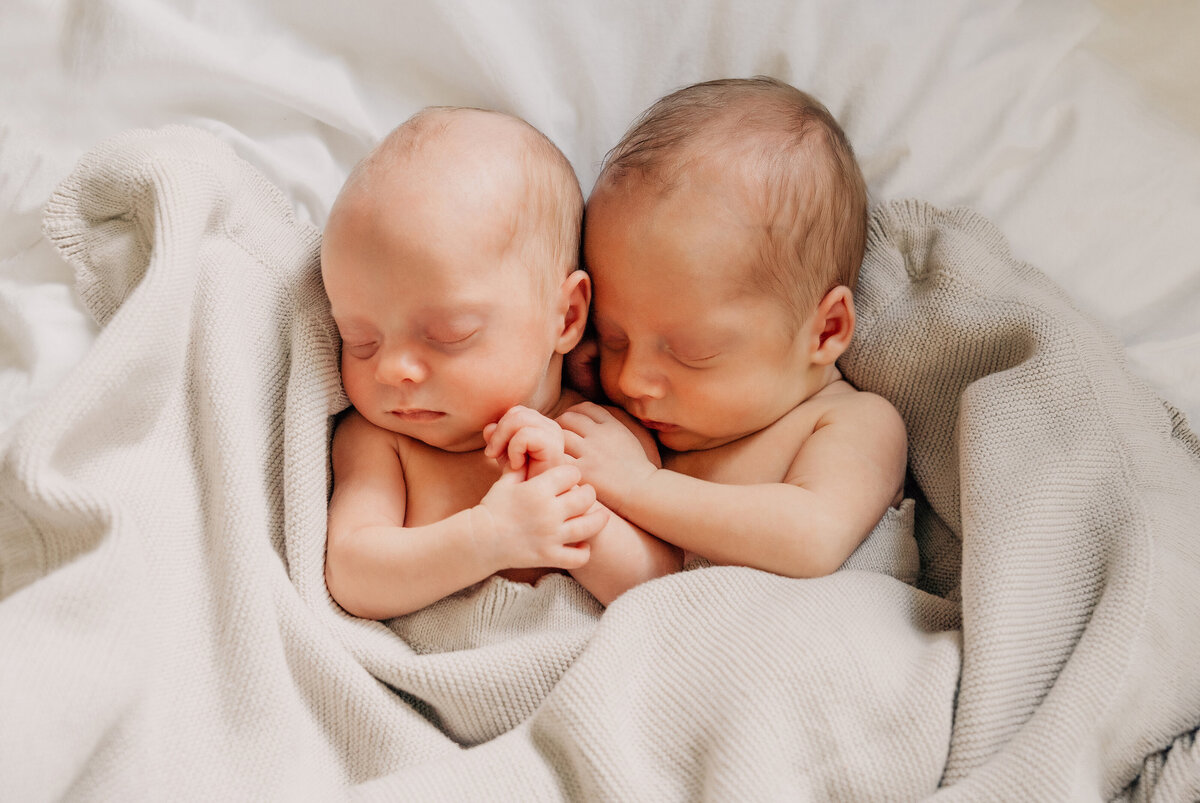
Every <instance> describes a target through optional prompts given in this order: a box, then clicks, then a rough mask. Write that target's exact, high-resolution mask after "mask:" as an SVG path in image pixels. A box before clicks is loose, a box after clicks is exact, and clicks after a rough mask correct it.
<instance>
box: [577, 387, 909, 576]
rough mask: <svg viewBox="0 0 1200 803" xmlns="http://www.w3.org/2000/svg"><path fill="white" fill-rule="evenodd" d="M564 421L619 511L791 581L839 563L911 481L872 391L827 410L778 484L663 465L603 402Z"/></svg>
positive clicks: (891, 420) (902, 444) (896, 427)
mask: <svg viewBox="0 0 1200 803" xmlns="http://www.w3.org/2000/svg"><path fill="white" fill-rule="evenodd" d="M560 420H561V422H562V425H563V427H564V429H565V430H567V432H568V433H569V434H568V435H567V441H566V445H567V453H568V454H570V455H572V456H575V457H576V458H577V460H576V465H578V466H579V467H580V469H581V470H582V472H583V477H584V481H585V482H588V483H589V484H591V485H592V486H593V487H595V489H596V492H597V495H598V497H599V499H600V501H602V502H604V503H605V504H607V505H608V507H609V509H610V510H612V511H613V512H614V513H616V514H617V515H619V516H622V517H625V518H628V519H629V520H630V521H633V522H635V523H637V524H638V525H640V526H642V527H644V528H646V529H647V530H650V531H651V532H653V533H655V534H657V535H658V536H659V537H660V538H662V539H663V540H666V541H670V542H671V543H673V544H675V545H677V546H679V547H682V548H683V549H686V550H689V551H691V552H695V553H697V554H700V555H703V556H705V557H706V558H708V559H709V560H712V561H713V562H714V563H723V564H734V565H742V566H752V567H755V568H759V569H764V570H766V571H770V572H774V573H776V574H781V575H786V576H790V577H818V576H822V575H826V574H830V573H832V572H834V571H836V570H837V569H838V568H840V567H841V565H842V563H844V562H845V560H846V558H848V557H849V556H850V555H851V553H853V552H854V550H855V549H856V548H857V547H858V545H859V544H860V543H862V541H863V540H864V539H865V538H866V536H867V535H868V534H869V533H870V531H871V529H872V528H873V527H874V526H875V524H876V523H877V522H878V521H879V519H880V518H881V517H882V516H883V514H884V512H885V511H886V510H887V507H888V505H889V504H891V503H892V502H893V501H894V500H895V498H896V495H897V493H898V491H899V489H900V488H901V486H902V485H903V481H904V470H905V464H906V454H907V441H906V437H905V431H904V423H903V421H902V420H901V419H900V416H899V414H898V413H897V412H896V410H895V409H894V408H893V407H892V406H891V405H890V404H889V403H888V402H887V401H885V400H884V399H882V398H880V397H878V396H874V395H872V394H867V393H861V394H856V397H855V398H854V399H852V400H848V401H847V403H845V404H843V405H842V406H840V407H838V408H835V409H833V410H830V411H828V412H827V413H826V414H825V415H824V416H823V418H822V420H821V421H819V422H818V423H817V425H816V427H815V429H814V431H813V433H812V434H811V435H809V437H808V438H807V439H806V440H805V441H804V443H803V445H802V446H801V447H800V450H799V452H798V453H797V454H796V456H795V458H794V459H793V461H792V463H791V466H790V467H789V469H788V471H787V474H786V476H785V477H784V480H783V481H782V482H777V483H756V484H749V485H730V484H722V483H714V482H708V481H705V480H701V479H697V478H695V477H690V476H688V475H685V474H681V473H678V472H675V471H670V470H667V469H663V468H657V467H655V466H654V465H653V464H652V463H650V462H649V461H647V460H645V459H644V458H643V457H642V455H641V454H640V450H639V449H638V448H637V444H636V442H634V441H632V440H631V439H630V438H629V437H627V432H626V431H625V428H624V427H622V426H620V425H619V424H618V423H617V422H616V421H615V420H614V419H613V418H612V416H611V415H610V414H608V413H607V412H606V411H605V410H603V408H600V407H597V406H596V405H592V404H581V405H577V406H575V407H573V408H571V410H570V411H568V412H567V413H565V414H564V415H563V416H562V417H561V419H560Z"/></svg>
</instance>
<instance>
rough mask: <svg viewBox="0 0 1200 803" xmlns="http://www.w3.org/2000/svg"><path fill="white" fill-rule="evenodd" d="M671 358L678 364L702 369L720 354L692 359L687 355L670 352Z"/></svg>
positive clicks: (715, 353)
mask: <svg viewBox="0 0 1200 803" xmlns="http://www.w3.org/2000/svg"><path fill="white" fill-rule="evenodd" d="M671 356H673V357H674V358H675V359H676V360H677V361H678V362H680V363H682V364H683V365H686V366H688V367H690V368H704V367H706V366H707V365H708V364H709V363H711V362H712V361H713V360H715V359H716V358H717V357H720V356H721V353H720V352H714V353H713V354H708V355H705V356H702V357H692V356H689V355H684V354H676V353H674V352H672V354H671Z"/></svg>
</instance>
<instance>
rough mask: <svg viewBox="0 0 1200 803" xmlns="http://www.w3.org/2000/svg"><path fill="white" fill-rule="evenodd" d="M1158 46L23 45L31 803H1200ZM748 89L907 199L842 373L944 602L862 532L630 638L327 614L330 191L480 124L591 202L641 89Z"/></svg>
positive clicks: (1067, 20)
mask: <svg viewBox="0 0 1200 803" xmlns="http://www.w3.org/2000/svg"><path fill="white" fill-rule="evenodd" d="M1138 8H1139V7H1137V6H1135V5H1133V4H1123V3H1119V2H1106V3H1103V4H1099V5H1090V4H1086V3H1060V4H1053V5H1048V4H1034V3H1029V4H1020V3H1017V4H1004V5H996V4H980V3H971V2H957V3H942V2H937V3H934V2H929V3H914V4H904V6H903V7H899V6H896V5H894V4H888V3H878V2H850V3H829V2H800V3H795V2H782V0H781V1H780V2H762V3H758V4H755V5H754V6H753V7H737V8H733V7H728V6H726V5H725V4H718V3H715V2H711V3H710V2H701V3H694V4H688V5H687V6H680V7H678V8H657V7H656V8H642V7H640V5H638V4H632V3H630V4H624V3H615V4H605V6H604V9H603V13H601V12H600V10H599V7H591V6H586V5H584V4H559V5H556V6H554V7H543V6H542V5H541V4H538V3H532V2H530V3H513V4H506V5H504V6H503V7H493V6H489V5H484V4H470V3H449V4H438V5H437V6H428V5H425V4H420V5H418V4H396V3H382V2H380V3H361V4H355V5H354V6H352V7H348V8H346V9H339V10H338V11H336V12H332V11H330V10H329V9H327V8H326V6H325V5H324V4H315V3H291V4H269V3H262V2H255V3H228V4H226V3H217V4H201V5H192V4H183V3H178V4H177V3H169V2H150V1H149V0H99V1H98V2H93V3H81V4H66V3H61V4H59V3H53V2H17V3H13V4H9V5H7V6H6V7H5V9H4V11H3V12H0V15H2V21H3V23H4V24H3V25H0V30H2V33H0V40H2V43H3V44H4V45H5V47H4V48H3V49H0V52H2V55H0V59H3V61H4V64H5V67H4V71H3V77H2V78H0V80H2V81H3V83H2V84H0V87H3V90H4V94H3V96H0V103H2V104H3V107H2V109H0V111H3V117H2V118H0V179H2V181H0V201H2V203H0V247H2V250H0V643H3V644H4V650H3V652H2V654H0V788H3V789H4V790H6V794H5V796H6V797H7V796H12V797H13V798H14V799H55V798H58V797H60V796H68V797H82V798H100V799H110V798H121V799H125V798H131V799H161V798H164V797H171V798H179V797H183V798H193V797H195V798H201V797H203V798H206V799H208V798H212V797H233V798H246V797H249V798H256V797H267V798H301V799H331V798H333V799H336V798H339V797H351V796H353V797H368V798H370V797H381V798H388V799H391V798H394V797H401V798H409V797H411V798H413V799H479V798H485V799H492V798H495V799H521V800H526V799H562V798H584V799H630V800H642V799H690V798H695V797H700V796H709V797H713V798H716V799H779V798H785V799H796V798H800V799H805V798H808V799H846V800H863V799H919V798H923V797H926V796H931V795H936V796H941V797H947V798H961V799H968V800H977V799H1028V800H1057V799H1084V800H1095V799H1114V798H1117V799H1129V800H1193V799H1197V798H1200V780H1198V779H1200V749H1197V747H1196V745H1195V731H1196V728H1197V726H1198V725H1200V677H1198V673H1197V671H1196V669H1195V665H1196V664H1197V659H1198V658H1200V633H1198V624H1197V623H1198V622H1200V616H1198V615H1197V614H1198V613H1200V612H1198V611H1197V607H1198V605H1200V603H1198V602H1197V599H1196V595H1195V591H1194V589H1195V588H1196V587H1197V582H1198V581H1200V554H1198V551H1197V548H1196V527H1195V522H1196V521H1197V520H1198V517H1197V514H1198V513H1200V510H1197V509H1196V508H1197V506H1198V504H1200V502H1198V501H1197V500H1200V493H1198V491H1200V469H1198V465H1200V457H1198V455H1197V452H1198V451H1200V449H1198V447H1197V441H1196V436H1195V434H1194V432H1193V431H1192V429H1191V428H1190V426H1189V424H1188V419H1191V420H1192V421H1195V420H1196V419H1197V416H1198V415H1200V380H1198V379H1197V376H1198V372H1197V366H1198V365H1200V348H1198V344H1200V329H1198V328H1197V323H1196V321H1197V316H1196V313H1195V310H1196V309H1197V308H1198V306H1200V303H1198V302H1200V278H1198V277H1200V270H1198V269H1197V262H1196V258H1195V256H1194V249H1193V247H1192V245H1191V242H1192V234H1193V233H1194V232H1195V231H1197V230H1200V195H1198V194H1197V192H1196V188H1197V187H1200V122H1198V121H1197V119H1196V118H1195V116H1194V109H1195V108H1196V106H1195V103H1194V100H1195V97H1196V93H1195V91H1194V89H1195V84H1194V79H1189V77H1188V76H1194V75H1197V74H1200V69H1193V67H1195V66H1196V65H1195V64H1194V55H1189V54H1190V52H1191V51H1190V49H1187V48H1184V47H1182V46H1181V42H1182V41H1184V39H1185V37H1183V36H1182V32H1184V31H1186V30H1188V26H1189V25H1191V24H1194V23H1195V21H1196V17H1195V12H1194V9H1193V7H1192V6H1191V5H1189V4H1186V3H1177V4H1172V3H1163V4H1155V5H1154V10H1153V12H1148V11H1142V10H1138ZM1189 59H1192V60H1193V61H1190V62H1189V61H1188V60H1189ZM1155 67H1157V68H1159V69H1157V70H1156V69H1155ZM759 72H768V73H773V74H776V75H779V76H780V77H782V78H784V79H786V80H789V81H791V82H793V83H796V84H797V85H800V86H803V87H805V88H807V89H810V90H812V91H814V92H815V93H816V94H817V95H818V96H820V97H822V98H823V99H825V100H826V101H827V102H828V103H829V105H830V107H831V108H832V109H833V111H834V113H835V114H837V115H838V116H839V117H840V118H841V119H842V120H843V122H844V123H845V125H846V128H847V130H848V132H849V134H850V137H851V139H852V141H853V142H854V144H855V146H856V148H857V150H858V152H859V155H860V158H861V159H862V161H863V164H864V169H865V171H866V173H867V178H868V181H869V183H870V185H871V190H872V193H873V195H874V196H875V199H876V201H877V202H878V203H877V208H876V210H875V212H874V215H873V224H872V233H871V245H870V252H869V256H868V261H867V264H866V266H865V267H864V282H863V286H862V287H861V289H860V293H859V296H858V305H859V315H860V330H859V336H858V338H857V343H856V345H855V347H854V349H853V350H852V351H851V352H850V353H849V354H847V355H846V357H845V358H844V360H843V368H844V370H845V372H846V373H847V375H848V376H849V378H851V379H852V380H853V381H854V382H855V383H856V384H858V385H859V386H861V387H864V388H866V389H869V390H875V391H876V392H880V393H883V394H884V395H886V396H887V397H888V398H890V399H892V401H893V402H894V403H895V404H896V405H897V407H898V408H899V409H900V410H901V412H902V414H903V415H904V417H905V420H906V423H907V425H908V427H909V432H910V437H911V460H910V468H911V476H912V483H911V493H912V495H913V497H914V499H915V502H914V503H910V506H909V507H908V508H907V513H906V514H905V515H911V516H912V518H911V520H907V519H906V521H907V522H910V523H911V525H912V526H913V528H914V532H915V538H916V545H917V547H918V548H919V551H920V573H919V575H918V576H917V577H916V579H915V580H913V578H912V576H911V573H909V574H904V573H903V572H901V571H900V570H899V563H898V561H901V562H902V560H903V558H904V557H905V555H906V554H907V553H906V552H905V550H906V549H909V547H908V546H905V544H908V543H910V542H906V541H905V540H904V538H901V537H899V536H897V537H895V538H894V539H893V540H891V541H887V540H886V539H885V540H879V541H876V540H874V537H873V539H872V541H871V542H868V543H869V544H871V543H874V544H876V545H882V547H881V548H880V549H879V550H877V551H874V552H871V553H864V554H863V555H860V556H856V557H857V558H860V559H861V561H860V562H859V563H858V564H856V566H853V567H847V568H846V569H844V570H843V571H842V572H839V573H837V574H835V575H833V576H831V577H829V578H824V579H822V580H818V581H790V580H784V579H782V578H777V577H773V576H770V575H766V574H763V573H760V572H753V571H750V570H739V569H730V568H718V569H714V568H698V569H696V570H693V571H688V572H685V573H682V574H680V575H676V576H673V577H670V578H665V579H664V580H661V581H656V582H654V583H650V584H647V585H645V586H643V587H641V588H638V589H636V590H635V591H634V592H632V593H630V594H628V595H626V596H625V597H623V598H622V599H620V600H619V601H618V602H617V603H616V604H614V605H613V606H612V607H611V608H610V609H609V610H608V611H606V612H604V613H603V615H602V616H601V615H600V613H601V612H600V611H599V609H598V608H597V607H596V606H595V604H594V601H592V600H590V598H588V597H587V596H586V595H584V594H581V593H580V592H579V590H578V588H577V587H576V586H574V585H573V584H571V583H570V582H567V581H566V580H565V579H562V578H551V580H550V581H549V582H545V583H542V584H540V585H539V586H537V587H536V588H530V587H526V586H517V585H515V584H506V583H503V582H500V581H492V582H490V583H489V584H485V585H484V586H483V587H480V588H476V589H471V590H469V591H468V592H466V593H464V594H463V595H460V596H459V597H456V598H454V599H451V600H448V601H446V603H445V604H443V605H441V606H440V607H436V608H434V609H431V610H430V611H427V612H425V613H424V615H423V616H422V617H418V618H415V619H413V620H405V621H397V622H392V623H388V624H379V623H368V622H363V621H360V620H355V619H353V618H351V617H347V616H346V615H345V614H343V613H341V612H340V611H339V610H338V609H337V608H336V606H334V605H333V604H332V602H331V601H330V600H329V598H328V595H327V593H326V591H325V588H324V583H323V580H322V577H321V567H322V560H323V544H324V542H323V538H324V503H325V498H326V496H325V495H326V492H327V487H328V485H327V484H328V470H327V446H328V435H329V425H330V415H331V414H332V413H334V412H336V411H337V410H338V409H340V408H341V406H343V405H344V403H345V400H344V397H343V396H342V394H341V393H340V389H339V386H338V382H337V374H336V349H337V343H336V338H335V333H334V330H333V329H332V327H331V325H330V322H329V321H328V318H327V313H326V310H325V307H324V303H325V302H324V298H323V294H322V293H321V289H320V283H319V277H318V275H317V273H316V264H315V253H316V252H315V249H316V244H317V241H318V240H317V238H318V231H319V226H320V224H321V223H322V222H323V219H324V216H325V213H326V211H327V210H328V205H329V203H330V202H331V201H332V198H333V195H334V194H335V193H336V190H337V187H338V185H339V184H340V182H341V180H342V178H343V177H344V175H345V172H346V171H347V170H348V168H349V166H350V165H351V164H353V162H354V160H355V159H356V158H358V156H360V155H361V154H362V153H363V152H365V150H366V149H367V148H368V147H369V145H370V144H371V143H372V142H374V141H375V139H377V138H378V137H379V136H381V135H382V134H383V133H384V132H386V130H387V129H388V128H390V127H391V126H392V125H394V124H395V123H396V122H398V121H399V120H401V119H403V118H404V117H405V116H407V115H408V114H409V113H411V112H412V111H414V110H415V109H417V108H419V107H420V106H422V105H425V104H428V103H468V104H476V105H483V106H490V107H495V108H502V109H505V110H507V111H511V112H514V113H517V114H520V115H522V116H524V117H526V118H528V119H530V120H531V121H532V122H533V123H534V124H535V125H538V126H539V127H540V128H542V129H543V130H545V131H546V133H547V134H549V135H550V136H551V138H552V139H554V140H555V141H556V142H558V143H559V144H560V145H561V146H562V147H563V148H564V150H565V151H566V153H567V154H568V156H569V157H570V158H571V159H572V161H573V162H574V164H575V166H576V169H577V172H578V173H579V175H580V178H581V180H582V181H583V183H584V186H585V190H586V188H587V186H588V185H589V184H590V182H591V179H592V177H593V176H594V175H595V172H596V169H597V167H598V160H599V158H600V157H601V155H602V154H603V152H604V149H605V148H606V147H607V146H608V145H611V144H612V143H613V142H615V141H616V138H617V136H618V135H619V133H620V131H621V130H622V129H623V127H624V126H625V125H626V124H627V122H628V121H629V120H630V119H631V118H632V116H633V115H634V114H635V113H636V112H637V111H638V110H640V109H641V108H642V107H644V106H645V105H646V104H647V103H648V102H649V101H651V100H653V99H654V98H655V97H656V96H658V95H660V94H662V93H663V92H666V91H668V90H670V89H672V88H675V87H677V86H679V85H681V84H684V83H688V82H691V81H695V80H701V79H704V78H711V77H716V76H718V75H750V74H754V73H759ZM1189 81H1193V82H1192V83H1189ZM166 123H186V124H188V126H189V127H187V128H179V127H176V128H162V125H163V124H166ZM125 129H141V130H139V131H137V132H136V133H129V134H123V135H119V136H118V137H117V138H116V139H108V136H109V135H113V134H117V133H118V132H121V131H124V130H125ZM102 141H103V142H104V144H100V145H98V144H97V143H100V142H102ZM85 154H86V158H84V160H83V161H82V162H81V163H80V164H79V166H78V167H77V168H75V167H74V166H75V163H76V160H77V159H79V158H80V157H83V156H84V155H85ZM72 171H73V172H72ZM56 188H58V189H57V192H56ZM52 196H53V197H52ZM904 197H913V198H919V199H920V200H911V201H900V200H894V199H898V198H904ZM963 207H970V208H971V209H972V210H974V211H967V210H966V209H965V208H963ZM43 227H44V234H43ZM1031 266H1035V267H1031ZM1043 271H1044V273H1043ZM1047 275H1048V276H1049V278H1047ZM1056 283H1057V284H1059V285H1062V286H1063V287H1064V288H1065V291H1066V292H1065V293H1064V291H1063V290H1060V289H1059V288H1058V287H1056V286H1055V284H1056ZM900 518H904V517H903V516H902V517H900ZM893 524H895V522H893ZM906 532H907V531H905V533H906ZM877 534H879V533H877ZM901 534H904V533H901ZM884 535H886V533H884ZM893 535H894V534H893ZM895 574H903V575H904V576H903V577H902V579H906V580H912V582H911V583H906V582H903V581H902V579H897V577H895V576H892V575H895ZM465 748H469V749H465ZM939 789H940V791H939Z"/></svg>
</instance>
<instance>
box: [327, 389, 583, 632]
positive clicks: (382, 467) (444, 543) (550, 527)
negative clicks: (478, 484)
mask: <svg viewBox="0 0 1200 803" xmlns="http://www.w3.org/2000/svg"><path fill="white" fill-rule="evenodd" d="M396 438H397V436H396V435H394V434H393V433H391V432H388V431H386V430H383V429H380V428H379V427H376V426H375V425H373V424H371V423H370V422H368V421H366V420H365V419H364V418H363V417H362V416H360V415H359V414H358V413H357V412H354V411H351V412H350V413H349V414H348V415H347V416H346V417H345V418H343V419H342V420H341V421H340V422H339V423H338V426H337V429H336V430H335V431H334V436H333V479H334V484H333V495H332V497H331V499H330V502H329V529H328V541H327V546H326V554H325V582H326V585H327V586H328V588H329V593H330V595H331V596H332V597H333V598H334V600H336V601H337V603H338V604H339V605H341V606H342V607H343V608H344V609H345V610H346V611H347V612H349V613H352V614H354V615H355V616H361V617H363V618H366V619H388V618H391V617H393V616H400V615H402V614H405V613H410V612H412V611H415V610H418V609H420V608H423V607H425V606H426V605H429V604H431V603H433V602H436V601H437V600H439V599H441V598H442V597H445V596H446V595H448V594H451V593H453V592H455V591H458V590H460V589H463V588H466V587H467V586H469V585H471V584H473V583H476V582H479V581H480V580H483V579H485V578H487V577H489V576H491V575H492V574H494V573H495V572H497V571H499V570H501V569H507V568H524V567H543V566H551V567H558V568H564V569H568V570H569V569H573V568H577V567H579V566H582V565H583V564H585V563H587V560H588V552H589V548H588V545H587V544H586V543H585V544H583V545H575V544H577V543H578V542H581V541H586V540H587V539H588V538H590V537H591V536H592V535H594V534H595V533H596V532H598V531H599V530H600V528H601V527H602V526H603V519H604V517H605V516H606V515H607V514H606V513H604V512H602V511H601V512H592V506H593V504H594V503H595V492H594V491H593V490H592V489H591V488H590V487H588V486H580V485H578V484H577V483H578V480H579V471H578V469H576V468H575V467H573V466H569V465H562V466H558V467H556V468H554V469H552V470H550V471H546V472H545V473H544V474H542V475H541V476H539V477H537V478H536V479H534V480H531V481H529V482H524V481H523V479H524V472H518V471H514V470H508V471H505V472H503V473H502V474H501V477H500V479H498V480H496V482H495V484H493V485H492V487H491V489H490V490H489V491H488V493H487V494H486V495H485V496H484V498H483V500H482V501H481V502H480V503H479V504H478V505H475V506H474V507H472V508H469V509H467V510H462V511H459V512H458V513H455V514H454V515H452V516H449V517H448V518H445V519H442V520H441V521H438V522H434V523H432V524H428V525H424V526H420V527H405V526H404V513H405V506H406V491H405V480H404V469H403V465H402V464H401V462H400V457H399V453H398V451H397V446H396Z"/></svg>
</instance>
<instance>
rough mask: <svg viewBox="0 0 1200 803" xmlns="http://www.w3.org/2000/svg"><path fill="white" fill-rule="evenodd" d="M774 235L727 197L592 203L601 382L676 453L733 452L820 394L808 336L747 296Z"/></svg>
mask: <svg viewBox="0 0 1200 803" xmlns="http://www.w3.org/2000/svg"><path fill="white" fill-rule="evenodd" d="M635 183H636V182H635V181H634V180H632V179H631V180H628V181H627V182H626V184H635ZM763 231H764V229H763V226H762V225H761V224H759V225H757V226H756V225H755V224H754V221H753V220H752V216H751V215H749V214H748V207H746V206H742V205H740V204H739V203H738V202H737V200H736V198H735V197H733V196H731V195H730V194H727V193H722V192H712V193H709V192H703V191H696V190H688V189H684V190H681V191H677V192H675V193H673V194H672V195H670V196H668V197H666V198H665V199H664V198H662V197H661V196H658V195H657V194H656V193H652V192H645V191H639V189H638V188H637V187H636V186H633V187H626V186H619V187H617V188H611V187H608V188H602V189H599V190H597V192H595V193H593V196H592V199H591V200H590V201H589V203H588V213H587V225H586V227H585V232H584V251H585V259H586V262H587V265H588V270H589V272H590V273H591V274H592V284H593V307H592V309H593V316H594V317H593V320H594V322H595V327H596V332H597V335H598V337H599V342H600V378H601V384H602V385H603V387H604V391H605V393H606V394H608V396H609V398H611V399H612V400H613V401H614V402H616V403H617V404H619V405H621V406H622V407H623V408H625V409H626V410H627V411H628V412H629V413H630V414H632V415H633V416H635V417H636V418H638V419H639V420H641V422H642V423H643V424H644V425H645V426H646V427H648V428H650V429H653V430H656V432H657V435H658V439H659V442H660V443H661V444H662V445H663V446H665V447H667V448H668V449H671V450H673V451H692V450H696V449H708V448H712V447H715V446H720V445H722V444H725V443H729V442H731V441H734V440H736V439H738V438H740V437H743V436H745V435H748V434H750V433H753V432H757V431H758V430H760V429H762V428H764V427H766V426H768V425H769V424H771V423H773V422H775V421H776V420H778V419H779V418H780V417H781V416H783V415H784V414H785V413H787V412H788V411H789V410H791V409H792V408H794V407H795V406H796V405H798V404H799V403H800V402H802V401H803V400H804V399H805V398H807V397H808V396H809V395H811V393H812V392H815V388H813V387H810V384H811V380H810V379H809V374H810V373H811V372H809V371H808V370H807V369H808V367H809V366H810V365H811V361H810V355H809V352H808V343H807V340H806V338H804V337H802V336H800V335H799V332H802V331H803V330H804V326H800V327H795V326H792V325H790V324H791V323H792V321H791V317H790V313H789V312H788V310H787V309H786V307H785V305H784V304H783V302H781V301H780V300H777V299H775V298H771V297H768V296H766V295H765V294H763V293H762V292H760V291H756V290H751V289H749V288H748V287H747V283H746V277H747V275H748V274H749V271H750V270H751V265H752V264H754V263H753V260H755V259H757V258H758V248H759V244H760V243H761V241H762V237H763ZM793 330H797V333H795V334H793Z"/></svg>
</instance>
